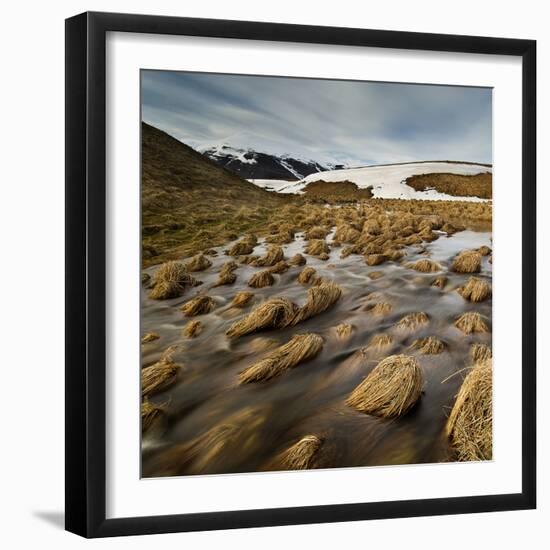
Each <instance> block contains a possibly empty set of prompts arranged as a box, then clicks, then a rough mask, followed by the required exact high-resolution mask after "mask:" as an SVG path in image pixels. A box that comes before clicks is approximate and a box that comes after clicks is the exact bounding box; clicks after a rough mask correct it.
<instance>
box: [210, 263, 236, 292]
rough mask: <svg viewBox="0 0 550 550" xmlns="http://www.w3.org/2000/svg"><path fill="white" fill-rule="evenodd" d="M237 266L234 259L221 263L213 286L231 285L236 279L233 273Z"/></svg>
mask: <svg viewBox="0 0 550 550" xmlns="http://www.w3.org/2000/svg"><path fill="white" fill-rule="evenodd" d="M237 268H238V266H237V264H236V263H235V262H234V261H230V262H226V263H225V264H223V266H222V268H221V270H220V273H219V275H218V280H217V281H216V283H215V285H214V286H222V285H232V284H233V283H234V282H235V281H236V280H237V275H235V273H234V271H235V270H236V269H237Z"/></svg>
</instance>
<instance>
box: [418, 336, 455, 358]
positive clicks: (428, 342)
mask: <svg viewBox="0 0 550 550" xmlns="http://www.w3.org/2000/svg"><path fill="white" fill-rule="evenodd" d="M411 347H412V348H414V349H417V350H418V351H419V352H420V353H423V354H424V355H437V354H439V353H443V352H444V351H445V348H446V347H447V346H446V344H445V342H443V341H441V340H439V338H436V337H435V336H428V337H427V338H419V339H418V340H415V341H414V342H413V343H412V346H411Z"/></svg>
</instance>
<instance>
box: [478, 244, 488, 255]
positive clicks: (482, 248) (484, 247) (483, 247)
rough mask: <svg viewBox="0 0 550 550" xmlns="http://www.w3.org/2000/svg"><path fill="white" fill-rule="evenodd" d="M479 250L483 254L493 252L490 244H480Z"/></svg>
mask: <svg viewBox="0 0 550 550" xmlns="http://www.w3.org/2000/svg"><path fill="white" fill-rule="evenodd" d="M477 251H478V252H479V253H480V254H481V255H482V256H489V255H490V254H491V252H492V250H491V249H490V248H489V247H488V246H485V245H483V246H480V247H479V248H478V249H477Z"/></svg>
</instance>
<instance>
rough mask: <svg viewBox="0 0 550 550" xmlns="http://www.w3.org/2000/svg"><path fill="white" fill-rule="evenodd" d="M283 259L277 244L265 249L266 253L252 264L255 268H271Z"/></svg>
mask: <svg viewBox="0 0 550 550" xmlns="http://www.w3.org/2000/svg"><path fill="white" fill-rule="evenodd" d="M284 259H285V255H284V252H283V249H282V247H280V246H279V245H278V244H271V245H269V247H268V248H267V252H266V253H265V255H264V256H262V257H261V258H258V259H257V260H256V261H254V262H253V263H252V265H253V266H255V267H271V266H274V265H275V264H276V263H277V262H280V261H281V260H284Z"/></svg>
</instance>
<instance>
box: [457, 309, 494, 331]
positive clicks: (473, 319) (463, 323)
mask: <svg viewBox="0 0 550 550" xmlns="http://www.w3.org/2000/svg"><path fill="white" fill-rule="evenodd" d="M455 327H456V328H457V329H459V330H461V331H462V332H464V334H472V333H474V332H489V327H488V326H487V323H485V321H484V320H483V317H482V316H481V315H480V314H479V313H477V312H476V311H469V312H467V313H463V314H462V315H461V316H460V317H459V318H458V319H457V320H456V321H455Z"/></svg>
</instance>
